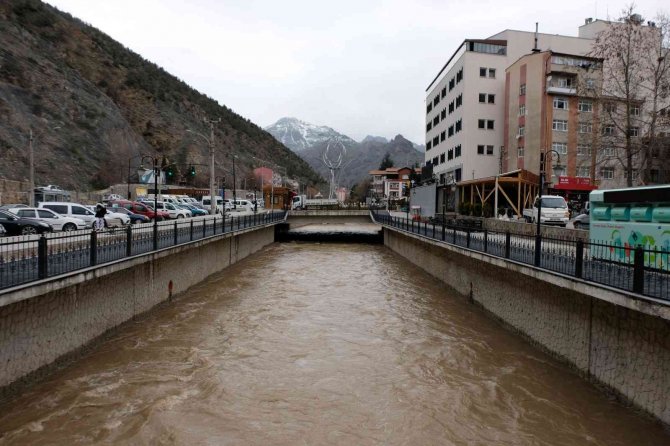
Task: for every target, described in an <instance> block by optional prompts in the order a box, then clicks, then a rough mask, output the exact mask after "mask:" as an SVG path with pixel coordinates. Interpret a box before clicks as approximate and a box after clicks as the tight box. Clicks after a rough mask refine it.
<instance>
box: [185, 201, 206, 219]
mask: <svg viewBox="0 0 670 446" xmlns="http://www.w3.org/2000/svg"><path fill="white" fill-rule="evenodd" d="M179 207H180V208H182V209H188V210H189V211H191V215H193V216H194V217H199V216H201V215H209V213H208V212H207V211H206V210H204V209H200V208H197V207H195V206H191V205H190V204H180V205H179Z"/></svg>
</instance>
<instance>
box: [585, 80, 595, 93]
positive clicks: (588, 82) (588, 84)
mask: <svg viewBox="0 0 670 446" xmlns="http://www.w3.org/2000/svg"><path fill="white" fill-rule="evenodd" d="M586 88H588V89H589V90H593V89H594V88H596V80H595V79H586Z"/></svg>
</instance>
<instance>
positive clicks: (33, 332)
mask: <svg viewBox="0 0 670 446" xmlns="http://www.w3.org/2000/svg"><path fill="white" fill-rule="evenodd" d="M273 242H274V226H266V227H262V228H254V229H247V230H243V231H239V232H236V233H234V234H225V235H219V236H214V237H210V238H208V239H204V240H200V241H197V242H193V243H190V244H188V245H181V246H176V247H172V248H166V249H164V250H161V251H157V252H154V253H149V254H145V255H140V256H135V257H131V258H127V259H123V260H119V261H117V262H113V263H109V264H106V265H103V266H99V267H94V268H89V269H86V270H80V271H77V272H74V273H71V274H67V275H63V276H60V277H55V278H52V279H49V280H45V281H42V282H37V283H31V284H29V285H26V286H23V287H17V288H15V289H9V290H7V291H4V292H3V293H1V294H0V396H5V395H8V394H11V393H12V391H13V390H15V389H17V388H19V387H20V386H21V384H22V383H24V382H27V381H30V380H31V379H35V378H39V377H40V376H42V375H43V374H44V373H46V372H47V371H48V370H49V369H51V367H50V365H55V364H56V363H58V362H59V360H66V359H67V358H68V357H73V356H74V355H76V353H77V352H79V351H81V348H82V347H84V346H86V345H87V344H89V343H91V342H92V341H93V340H95V339H96V338H98V337H100V336H101V335H103V334H105V333H107V332H108V331H110V330H112V329H114V328H115V327H117V326H119V325H120V324H122V323H124V322H126V321H128V320H130V319H132V318H134V317H136V316H138V315H140V314H142V313H144V312H146V311H148V310H150V309H151V308H153V307H154V306H156V305H157V304H160V303H161V302H164V301H166V300H168V299H169V298H170V297H171V296H174V295H176V294H179V293H181V292H182V291H185V290H186V289H188V288H189V287H191V286H192V285H195V284H197V283H199V282H201V281H203V280H204V279H205V278H206V277H207V276H209V275H211V274H213V273H216V272H219V271H221V270H222V269H224V268H226V267H227V266H229V265H231V264H234V263H236V262H237V261H239V260H241V259H243V258H245V257H247V256H249V255H250V254H252V253H254V252H256V251H258V250H260V249H261V248H263V247H264V246H267V245H269V244H271V243H273Z"/></svg>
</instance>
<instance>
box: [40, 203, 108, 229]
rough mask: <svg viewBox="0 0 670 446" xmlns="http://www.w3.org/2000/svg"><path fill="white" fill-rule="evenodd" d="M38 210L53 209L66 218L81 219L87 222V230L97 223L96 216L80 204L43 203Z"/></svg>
mask: <svg viewBox="0 0 670 446" xmlns="http://www.w3.org/2000/svg"><path fill="white" fill-rule="evenodd" d="M37 207H38V208H44V209H51V210H52V211H54V212H55V213H57V214H60V215H62V216H64V217H71V218H79V219H81V220H84V222H86V227H87V228H92V227H93V223H94V222H95V214H94V213H93V212H91V211H90V210H89V209H86V207H84V205H82V204H79V203H67V202H61V201H44V202H41V203H40V204H39V205H38V206H37Z"/></svg>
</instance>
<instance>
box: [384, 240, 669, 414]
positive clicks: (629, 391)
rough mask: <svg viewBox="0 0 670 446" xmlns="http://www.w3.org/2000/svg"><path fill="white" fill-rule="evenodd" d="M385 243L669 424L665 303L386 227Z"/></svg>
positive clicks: (666, 310)
mask: <svg viewBox="0 0 670 446" xmlns="http://www.w3.org/2000/svg"><path fill="white" fill-rule="evenodd" d="M384 243H385V245H386V246H388V247H389V248H390V249H392V250H393V251H395V252H396V253H398V254H400V255H402V256H403V257H405V258H406V259H408V260H409V261H410V262H412V263H413V264H415V265H417V266H419V267H420V268H422V269H424V270H425V271H426V272H428V273H429V274H431V275H433V276H434V277H436V278H437V279H439V280H441V281H443V282H444V283H446V284H447V285H449V286H451V287H453V288H454V289H455V290H456V291H458V292H459V293H461V294H463V295H465V296H469V297H470V298H471V299H472V301H473V302H476V303H477V304H479V305H481V306H482V307H483V308H484V309H486V310H487V311H489V312H490V313H492V314H493V315H494V316H496V317H497V318H499V319H500V320H502V321H503V322H505V323H506V324H508V325H509V326H511V327H513V328H514V329H515V330H518V331H519V332H520V333H522V334H523V335H524V336H525V337H527V338H528V339H530V340H531V341H532V342H533V343H535V344H536V345H538V346H540V347H542V348H543V349H545V350H547V351H548V352H550V353H551V354H553V355H554V356H556V357H558V358H560V359H562V360H564V361H566V362H568V363H570V364H572V365H573V366H574V367H575V368H576V369H577V370H578V371H579V372H581V373H582V374H584V375H585V376H587V377H588V378H590V379H593V380H594V381H596V382H598V383H601V384H604V385H605V386H607V387H608V388H610V389H612V390H613V391H614V392H615V394H617V395H618V396H620V397H622V399H623V400H625V401H627V402H629V403H632V404H633V405H634V406H636V407H638V408H641V409H643V410H645V411H647V412H648V413H650V414H652V415H653V416H655V417H657V418H658V419H660V420H661V421H663V422H664V423H666V424H670V307H669V306H668V303H664V302H660V301H656V300H653V299H647V298H643V297H641V296H637V295H634V294H630V293H625V292H621V291H619V290H615V289H612V288H608V287H601V286H596V285H593V284H589V283H587V282H584V281H581V280H577V279H572V278H569V277H567V276H560V275H557V274H552V273H548V272H544V271H542V270H539V269H535V268H532V267H528V266H526V265H522V264H518V263H514V262H509V261H506V260H504V259H499V258H495V257H492V256H488V255H485V254H483V253H477V252H472V251H469V250H466V249H461V248H457V247H453V246H447V245H444V244H441V243H438V242H435V241H432V240H428V239H425V238H422V237H420V236H415V235H411V234H408V233H404V232H401V231H397V230H395V229H389V228H387V227H385V228H384Z"/></svg>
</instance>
